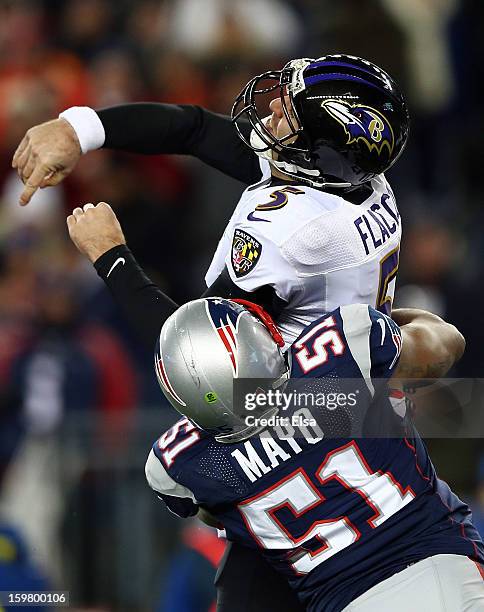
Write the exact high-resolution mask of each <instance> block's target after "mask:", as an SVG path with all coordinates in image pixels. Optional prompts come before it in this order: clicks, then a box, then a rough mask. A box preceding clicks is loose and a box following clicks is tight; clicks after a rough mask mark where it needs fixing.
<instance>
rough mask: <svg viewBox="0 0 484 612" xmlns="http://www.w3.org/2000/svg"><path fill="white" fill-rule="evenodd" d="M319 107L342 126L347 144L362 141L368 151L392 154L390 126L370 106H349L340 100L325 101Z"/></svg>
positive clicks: (393, 144)
mask: <svg viewBox="0 0 484 612" xmlns="http://www.w3.org/2000/svg"><path fill="white" fill-rule="evenodd" d="M321 106H322V107H323V108H324V109H325V111H326V112H327V113H329V114H330V115H331V117H333V119H336V121H337V122H338V123H339V124H340V125H342V126H343V128H344V130H345V133H346V135H347V136H348V141H347V144H352V143H353V142H357V141H358V140H362V141H363V142H364V143H365V144H366V146H367V147H368V149H369V150H370V151H376V152H377V153H378V155H381V154H382V151H383V149H387V150H388V154H389V155H391V154H392V153H393V149H394V146H395V137H394V135H393V130H392V126H391V125H390V122H389V121H388V120H387V119H386V117H385V116H384V115H382V113H380V112H379V111H377V110H376V109H374V108H371V106H363V105H358V104H350V103H349V102H343V101H341V100H325V101H324V102H323V103H322V104H321Z"/></svg>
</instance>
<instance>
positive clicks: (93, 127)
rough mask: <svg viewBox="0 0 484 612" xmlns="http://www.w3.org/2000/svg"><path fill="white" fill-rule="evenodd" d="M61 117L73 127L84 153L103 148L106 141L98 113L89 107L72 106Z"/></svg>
mask: <svg viewBox="0 0 484 612" xmlns="http://www.w3.org/2000/svg"><path fill="white" fill-rule="evenodd" d="M59 117H60V118H62V119H65V120H66V121H67V122H68V123H69V124H70V125H71V126H72V128H73V130H74V131H75V133H76V135H77V138H78V139H79V144H80V145H81V151H82V152H83V153H87V152H88V151H93V150H94V149H99V148H100V147H102V146H103V144H104V141H105V139H106V134H105V132H104V127H103V124H102V123H101V119H99V117H98V114H97V113H96V111H95V110H93V109H92V108H89V106H71V108H68V109H67V110H65V111H64V112H62V113H61V114H60V115H59Z"/></svg>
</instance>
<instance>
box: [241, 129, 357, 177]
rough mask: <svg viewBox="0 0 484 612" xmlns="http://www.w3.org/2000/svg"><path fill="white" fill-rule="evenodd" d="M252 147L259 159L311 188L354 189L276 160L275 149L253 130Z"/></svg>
mask: <svg viewBox="0 0 484 612" xmlns="http://www.w3.org/2000/svg"><path fill="white" fill-rule="evenodd" d="M266 119H267V117H265V118H264V119H263V121H265V120H266ZM250 145H251V147H252V149H253V151H254V152H255V153H257V155H258V156H259V157H261V158H262V159H266V160H267V161H268V162H269V163H270V165H271V166H272V167H274V168H276V169H277V170H279V172H282V173H283V174H285V175H286V176H287V177H289V178H290V179H291V180H295V181H302V182H304V183H307V184H308V185H310V186H311V187H316V188H318V189H324V188H325V187H330V188H332V189H348V188H349V187H353V185H352V184H351V183H331V182H328V181H325V180H324V178H323V179H322V180H321V173H320V172H319V170H308V169H307V168H301V166H297V165H296V164H290V163H288V162H285V161H282V160H281V161H279V160H276V159H274V151H273V149H271V148H269V147H268V146H267V144H266V143H265V142H264V141H263V140H262V138H261V137H260V136H259V134H258V133H257V132H256V131H255V130H252V131H251V133H250ZM311 177H315V178H317V179H319V180H314V179H312V178H311Z"/></svg>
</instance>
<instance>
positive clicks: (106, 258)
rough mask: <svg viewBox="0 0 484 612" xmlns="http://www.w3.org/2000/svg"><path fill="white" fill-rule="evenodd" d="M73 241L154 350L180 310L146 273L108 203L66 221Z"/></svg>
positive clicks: (80, 211) (88, 207)
mask: <svg viewBox="0 0 484 612" xmlns="http://www.w3.org/2000/svg"><path fill="white" fill-rule="evenodd" d="M67 227H68V230H69V235H70V237H71V240H72V241H73V242H74V244H75V245H76V247H77V248H78V250H79V251H80V252H81V253H82V254H83V255H85V256H86V257H87V258H88V259H89V260H90V261H91V262H92V263H93V264H94V267H95V268H96V271H97V273H98V274H99V276H100V277H101V278H102V279H103V281H104V282H105V283H106V285H107V286H108V288H109V289H110V291H111V293H112V295H113V297H114V299H115V301H116V302H117V303H118V304H119V305H120V307H121V308H122V309H123V311H124V313H125V315H126V317H127V319H128V321H129V322H130V323H131V326H132V327H133V329H134V330H135V331H136V332H137V335H138V337H139V338H140V339H141V340H142V341H144V342H145V343H146V345H147V346H149V347H150V349H151V350H152V349H153V346H154V343H155V340H156V338H157V337H158V334H159V333H160V329H161V327H162V325H163V323H164V322H165V321H166V319H167V318H168V317H169V316H170V315H171V314H173V313H174V312H175V310H176V309H177V308H178V304H176V303H175V302H174V301H173V300H172V299H171V298H170V297H168V296H167V295H165V294H164V293H163V292H162V291H161V290H160V289H159V288H158V286H157V285H155V283H153V282H152V281H151V279H150V278H148V276H147V275H146V274H145V273H144V271H143V270H142V268H141V267H140V266H139V264H138V262H137V261H136V259H135V258H134V256H133V254H132V253H131V251H130V250H129V248H128V247H127V245H126V240H125V238H124V235H123V231H122V229H121V226H120V224H119V221H118V219H117V218H116V215H115V214H114V212H113V210H112V209H111V207H110V206H109V204H106V203H105V202H101V203H99V204H98V205H97V206H93V205H92V204H86V206H85V207H84V209H82V208H76V209H75V210H74V211H73V213H72V215H69V217H68V218H67Z"/></svg>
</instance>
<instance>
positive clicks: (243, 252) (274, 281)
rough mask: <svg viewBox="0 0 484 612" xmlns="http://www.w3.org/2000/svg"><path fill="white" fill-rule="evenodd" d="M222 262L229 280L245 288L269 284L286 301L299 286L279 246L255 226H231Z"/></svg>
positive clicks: (249, 289)
mask: <svg viewBox="0 0 484 612" xmlns="http://www.w3.org/2000/svg"><path fill="white" fill-rule="evenodd" d="M225 265H226V266H227V269H228V271H229V274H230V278H231V279H232V281H233V282H234V283H235V284H236V285H237V286H239V287H240V288H241V289H243V290H244V291H249V292H252V291H256V290H257V289H259V288H260V287H264V286H266V285H270V286H271V287H273V288H274V291H275V293H276V294H277V295H278V296H279V297H280V298H281V299H283V300H284V301H286V302H289V301H290V299H291V297H292V296H293V295H294V293H295V292H296V291H298V289H300V288H301V283H300V282H299V278H298V275H297V271H296V270H295V268H294V267H293V266H291V265H290V264H289V263H288V262H287V261H286V259H285V258H284V256H283V255H282V253H281V249H280V246H279V245H277V244H275V243H274V242H273V241H272V240H271V239H270V238H268V237H267V235H264V234H263V233H262V232H261V231H258V228H257V227H256V228H254V227H250V228H246V227H245V226H244V224H238V225H237V227H235V228H234V231H233V238H232V246H231V249H230V251H229V252H228V253H227V254H226V256H225Z"/></svg>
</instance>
